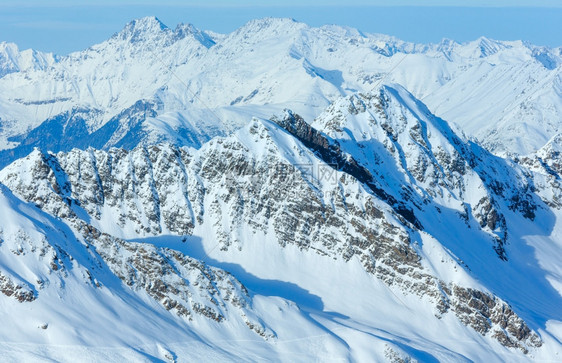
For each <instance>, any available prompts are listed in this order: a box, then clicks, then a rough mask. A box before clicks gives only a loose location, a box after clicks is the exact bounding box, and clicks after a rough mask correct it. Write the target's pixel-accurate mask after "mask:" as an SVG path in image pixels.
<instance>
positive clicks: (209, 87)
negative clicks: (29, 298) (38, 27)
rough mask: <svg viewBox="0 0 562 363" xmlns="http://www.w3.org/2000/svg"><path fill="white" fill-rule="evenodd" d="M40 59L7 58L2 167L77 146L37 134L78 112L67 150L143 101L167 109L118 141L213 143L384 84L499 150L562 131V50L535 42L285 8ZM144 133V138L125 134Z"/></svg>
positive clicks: (524, 148) (131, 28)
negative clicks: (394, 30) (304, 18)
mask: <svg viewBox="0 0 562 363" xmlns="http://www.w3.org/2000/svg"><path fill="white" fill-rule="evenodd" d="M4 48H6V47H4ZM33 57H34V59H36V58H37V59H38V60H41V59H44V61H38V62H36V63H37V64H38V66H34V67H23V68H22V67H12V66H6V67H7V68H6V67H5V69H11V71H10V72H12V71H14V72H13V73H11V74H8V75H5V76H4V77H2V78H0V94H2V95H4V96H3V97H0V122H1V132H0V148H1V149H3V150H5V151H3V152H2V155H0V158H1V160H0V162H1V164H0V165H6V164H8V163H9V162H11V161H13V160H15V158H17V157H20V156H23V155H25V154H26V153H27V152H29V146H28V145H29V144H33V146H41V147H44V146H45V144H47V146H48V148H49V149H50V150H55V151H68V150H69V149H67V148H62V147H61V145H59V144H57V143H56V142H47V141H43V142H39V140H36V141H35V142H33V141H32V140H33V138H32V137H30V135H31V134H32V133H33V132H35V133H37V132H39V130H42V132H44V131H45V130H47V131H49V132H52V133H54V132H55V130H58V129H63V130H65V129H66V128H67V125H68V124H69V122H71V121H70V120H71V119H73V118H74V117H75V114H78V115H79V117H80V118H82V119H83V123H84V127H82V128H81V129H80V130H74V131H78V132H75V133H73V134H72V135H73V137H72V138H70V137H64V138H63V140H64V145H67V147H71V146H76V147H80V146H81V145H83V144H84V143H87V140H89V139H91V138H92V134H93V133H95V132H97V131H99V130H100V129H101V128H103V127H104V126H105V125H106V124H108V123H109V124H110V123H111V122H112V121H113V120H114V119H115V118H116V117H118V115H122V114H123V113H125V112H127V110H130V109H131V108H134V107H135V105H137V104H138V103H145V104H152V105H154V106H153V107H152V109H153V111H154V112H153V113H149V114H145V115H144V116H143V117H142V118H140V119H135V120H134V121H133V120H127V119H125V120H123V123H122V124H121V125H122V126H123V128H122V130H121V131H122V132H118V131H117V130H115V129H112V128H111V127H109V128H105V132H106V134H105V136H106V139H105V140H106V143H105V144H104V145H103V146H104V147H105V148H106V149H107V148H109V147H112V146H122V145H123V146H124V145H126V146H127V147H129V146H130V147H134V146H136V145H138V144H139V143H140V144H152V143H154V142H155V141H159V142H162V141H167V142H176V141H177V140H178V139H179V140H181V141H183V142H188V143H192V144H190V145H192V146H194V147H199V146H200V145H201V144H202V143H203V142H205V141H208V140H209V139H210V138H212V137H214V136H224V135H225V133H224V130H221V127H218V128H217V125H218V124H222V125H228V128H229V130H228V131H231V130H232V129H237V128H240V127H242V126H243V125H244V124H245V123H246V120H247V119H248V115H250V117H251V116H258V117H262V118H269V117H270V116H271V115H272V114H274V113H279V112H280V111H281V110H282V109H284V108H290V109H292V110H294V111H295V112H297V113H299V114H301V115H303V116H304V117H305V118H306V119H312V118H314V117H316V116H318V114H319V113H320V112H321V111H322V110H323V109H324V108H325V107H327V106H328V105H329V104H330V103H331V102H333V101H334V100H335V99H337V98H338V97H340V96H342V95H350V94H353V93H355V92H369V91H371V90H372V89H373V88H375V87H376V86H377V85H378V84H380V83H381V82H383V81H384V82H385V83H386V82H397V83H399V84H402V85H403V86H405V87H406V88H407V89H408V90H410V92H412V94H413V95H415V96H416V97H417V98H419V99H422V100H423V101H424V102H425V103H427V104H428V105H429V107H430V108H431V109H432V110H433V111H434V112H436V114H438V115H440V116H441V117H443V118H445V119H447V120H449V121H451V122H455V123H458V124H459V125H461V126H462V128H463V130H465V132H467V134H469V135H472V136H476V137H478V138H480V139H481V140H482V141H483V142H484V145H486V146H488V147H490V148H491V150H492V151H495V152H498V153H499V152H508V151H509V152H516V153H521V154H526V153H529V152H532V151H535V150H537V149H538V148H540V147H542V146H543V145H544V144H545V143H546V142H547V141H548V139H550V137H552V136H553V135H554V134H556V133H559V132H560V131H562V130H560V127H559V122H558V120H559V118H560V115H561V114H562V101H561V99H562V97H561V92H560V89H561V86H560V85H561V78H560V64H562V57H561V50H560V48H555V49H549V48H544V47H536V46H533V45H530V44H524V43H521V42H499V41H493V40H490V39H486V38H480V39H478V40H476V41H473V42H469V43H466V44H458V43H456V42H454V41H450V40H444V41H443V42H441V43H439V44H429V45H424V44H412V43H407V42H403V41H400V40H398V39H395V38H392V37H388V36H384V35H369V34H363V33H361V32H359V31H357V30H354V29H349V28H343V27H337V26H325V27H320V28H312V27H309V26H307V25H305V24H302V23H298V22H295V21H293V20H290V19H271V18H268V19H261V20H255V21H251V22H249V23H248V24H246V25H245V26H243V27H241V28H240V29H238V30H237V31H235V32H233V33H231V34H228V35H218V34H214V33H211V32H203V31H200V30H198V29H196V28H194V27H193V26H191V25H183V24H180V25H178V26H177V27H176V28H175V29H174V30H172V29H169V28H167V27H166V26H165V25H164V24H162V23H161V22H160V21H159V20H158V19H156V18H153V17H152V18H143V19H139V20H135V21H133V22H131V23H129V24H128V25H127V26H126V27H125V28H124V29H123V30H122V31H121V32H119V33H117V34H115V35H114V36H113V37H111V38H110V39H108V40H107V41H105V42H103V43H100V44H97V45H94V46H92V47H90V48H88V49H86V50H84V51H82V52H77V53H74V54H71V55H69V56H67V57H60V59H59V60H58V61H57V62H51V61H49V60H47V57H46V56H45V57H39V55H37V56H33ZM0 59H1V58H0ZM44 65H49V66H48V67H46V66H44ZM15 70H19V72H15ZM110 130H112V131H113V133H110ZM138 131H142V132H141V134H142V137H140V136H139V137H138V138H137V139H135V140H134V142H131V140H129V141H128V142H126V141H123V140H122V139H123V138H124V137H125V135H126V134H127V133H128V132H134V133H135V134H137V133H138ZM189 135H196V137H195V138H194V139H193V140H192V138H190V137H189ZM529 135H530V136H531V137H529ZM24 139H26V140H28V144H22V140H24Z"/></svg>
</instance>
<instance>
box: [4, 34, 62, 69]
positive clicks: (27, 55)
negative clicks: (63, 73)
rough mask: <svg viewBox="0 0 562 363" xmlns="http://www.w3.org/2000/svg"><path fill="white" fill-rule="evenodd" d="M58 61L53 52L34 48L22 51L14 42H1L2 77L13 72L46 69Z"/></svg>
mask: <svg viewBox="0 0 562 363" xmlns="http://www.w3.org/2000/svg"><path fill="white" fill-rule="evenodd" d="M56 61H57V57H55V56H54V55H53V54H52V53H43V52H39V51H36V50H33V49H26V50H23V51H20V50H19V48H18V46H17V45H16V44H14V43H7V42H1V43H0V77H3V76H5V75H6V74H8V73H13V72H24V71H27V70H42V69H46V68H48V67H49V66H51V65H53V64H54V63H55V62H56Z"/></svg>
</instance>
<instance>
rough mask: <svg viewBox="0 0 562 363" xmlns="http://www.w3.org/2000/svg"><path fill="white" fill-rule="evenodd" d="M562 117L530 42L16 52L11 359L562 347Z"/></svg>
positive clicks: (442, 355) (529, 351) (9, 234)
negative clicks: (53, 53)
mask: <svg viewBox="0 0 562 363" xmlns="http://www.w3.org/2000/svg"><path fill="white" fill-rule="evenodd" d="M561 120H562V48H546V47H537V46H534V45H532V44H527V43H523V42H520V41H510V42H505V41H495V40H491V39H486V38H480V39H478V40H476V41H473V42H468V43H463V44H460V43H457V42H454V41H452V40H443V41H442V42H441V43H439V44H413V43H408V42H403V41H401V40H399V39H396V38H393V37H390V36H385V35H378V34H364V33H362V32H360V31H358V30H355V29H351V28H344V27H339V26H324V27H320V28H313V27H309V26H307V25H306V24H303V23H299V22H296V21H294V20H290V19H274V18H266V19H260V20H254V21H251V22H249V23H248V24H246V25H245V26H243V27H242V28H240V29H238V30H236V31H234V32H233V33H231V34H218V33H214V32H211V31H201V30H199V29H196V28H195V27H194V26H192V25H189V24H188V25H185V24H180V25H178V26H177V27H176V28H175V29H170V28H168V27H166V26H165V25H164V24H162V23H161V22H160V21H159V20H158V19H157V18H154V17H148V18H143V19H138V20H134V21H132V22H130V23H129V24H127V25H126V26H125V28H124V29H123V30H121V31H120V32H118V33H116V34H115V35H114V36H112V37H111V38H110V39H108V40H107V41H105V42H103V43H100V44H96V45H93V46H92V47H90V48H88V49H86V50H84V51H81V52H76V53H72V54H70V55H68V56H56V55H52V54H45V53H41V52H37V51H33V50H24V51H20V50H19V49H18V47H17V46H16V45H15V44H8V43H0V168H1V169H0V213H1V218H0V319H1V320H2V322H3V323H2V327H1V328H0V342H1V344H0V355H1V356H2V357H6V358H7V359H8V360H13V361H22V360H32V361H33V360H45V359H50V360H55V361H68V362H71V361H76V360H77V359H78V360H81V361H99V360H110V361H117V360H124V361H178V362H179V361H194V360H195V361H257V360H268V361H269V360H273V361H303V362H304V361H311V360H321V361H336V360H337V361H342V360H343V361H390V362H409V361H423V362H426V361H427V362H432V361H447V362H448V361H455V362H466V361H486V362H505V361H509V362H515V361H529V360H531V361H533V360H537V361H559V360H560V359H562V308H561V307H562V266H561V265H560V261H562V136H561V134H560V133H562V122H561Z"/></svg>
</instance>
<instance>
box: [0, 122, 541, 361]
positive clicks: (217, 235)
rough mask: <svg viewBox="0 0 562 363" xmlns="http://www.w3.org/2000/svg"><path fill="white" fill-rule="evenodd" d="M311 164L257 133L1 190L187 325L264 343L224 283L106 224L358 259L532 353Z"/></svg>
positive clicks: (109, 161) (269, 127)
mask: <svg viewBox="0 0 562 363" xmlns="http://www.w3.org/2000/svg"><path fill="white" fill-rule="evenodd" d="M317 136H318V138H317V139H316V140H322V139H321V138H320V136H321V135H317ZM318 144H321V143H320V142H319V143H318ZM281 145H282V148H281ZM311 148H312V147H311ZM328 149H329V147H328ZM258 150H259V151H258ZM283 150H292V151H291V152H290V153H286V152H284V151H283ZM332 151H333V150H332ZM332 151H329V152H332ZM315 152H318V150H311V149H310V148H308V147H307V146H306V145H304V143H301V142H300V141H299V139H298V138H294V137H293V136H291V135H289V134H287V133H286V132H285V131H284V130H283V129H280V128H278V127H277V126H275V125H274V124H272V123H267V122H265V123H262V122H257V121H256V122H253V123H252V124H250V125H249V126H248V128H247V133H244V134H239V135H237V136H232V137H229V138H219V139H215V140H212V141H211V142H209V143H208V144H206V145H205V146H204V147H203V148H202V149H201V150H199V151H195V152H193V151H192V152H189V151H187V150H186V149H181V148H177V147H174V146H171V145H167V144H161V145H156V146H151V147H139V148H136V149H135V150H133V151H130V152H127V151H124V150H121V149H111V150H110V151H108V152H103V151H96V150H88V151H79V150H73V151H72V152H70V153H59V154H57V155H53V154H47V155H45V154H41V153H40V152H38V151H36V152H34V153H33V154H31V155H30V156H29V157H28V158H27V159H22V160H20V161H18V162H16V163H14V164H13V165H12V166H10V167H8V168H6V169H4V170H2V171H1V172H0V180H1V181H2V182H3V183H5V184H6V185H8V186H9V187H10V188H11V189H12V190H14V191H15V192H16V193H17V194H18V195H20V196H21V197H22V198H24V199H27V200H29V201H32V202H34V203H36V204H37V205H38V206H40V207H41V208H43V209H44V210H46V211H48V212H49V213H52V214H54V215H56V216H58V217H60V218H63V219H65V220H68V221H71V223H73V224H74V225H75V226H76V228H77V229H79V230H80V231H81V233H82V235H83V237H84V239H85V241H87V243H88V244H89V245H91V246H93V247H94V248H95V250H96V251H97V253H98V254H99V255H100V257H101V258H102V260H103V261H104V263H105V264H107V266H108V267H109V268H110V269H111V271H112V272H113V273H114V274H115V275H117V276H118V277H119V278H120V279H121V280H122V281H123V282H124V283H125V284H127V285H128V286H130V287H131V288H133V289H136V290H142V291H146V293H147V294H149V296H152V297H153V298H154V299H155V300H157V301H159V302H160V303H161V304H162V305H163V306H164V307H165V308H166V309H168V310H170V311H173V312H175V313H176V314H178V315H180V316H182V317H185V318H186V319H187V320H189V319H190V318H191V317H193V316H195V315H202V316H205V317H207V318H210V319H212V320H216V321H218V322H220V321H224V319H225V317H226V315H227V314H226V313H225V311H229V310H232V311H238V313H237V315H238V316H239V317H242V319H244V321H246V325H247V326H248V327H249V328H250V329H253V330H254V331H256V332H257V333H258V334H260V335H262V336H264V337H266V338H267V337H273V336H274V334H273V333H272V332H271V331H269V330H268V328H267V327H265V326H264V325H263V324H262V323H260V322H259V320H258V319H256V318H250V317H251V316H252V314H251V310H250V309H249V306H250V305H249V304H250V300H249V297H248V295H247V292H246V291H245V288H244V287H243V286H242V285H241V284H240V283H238V282H237V281H236V280H235V279H234V278H233V277H232V276H230V275H229V274H227V273H226V272H224V271H218V270H216V269H213V268H210V267H207V266H205V265H203V264H201V263H200V262H199V261H196V260H193V259H191V258H189V257H186V256H183V255H181V254H178V253H177V252H175V251H172V250H168V249H161V248H155V247H153V246H150V245H148V244H138V243H131V242H125V241H124V240H122V239H119V238H116V237H115V236H112V235H110V234H107V233H105V232H104V231H99V230H98V229H97V228H96V227H95V226H94V225H95V224H96V223H97V222H96V221H101V220H105V221H107V218H108V216H112V217H116V218H113V223H114V224H115V225H116V226H117V227H119V228H122V229H123V230H127V229H128V230H129V231H131V232H130V233H132V234H133V235H141V236H151V235H160V234H163V233H172V234H177V235H189V234H191V233H193V231H195V230H196V229H197V228H198V226H206V227H205V228H207V230H209V231H212V233H213V234H214V235H212V236H207V238H209V237H211V238H214V239H215V240H216V243H217V247H219V248H220V249H222V250H228V249H231V248H236V249H243V248H244V242H245V239H246V238H247V237H246V236H247V235H246V234H247V233H254V234H255V233H261V234H271V235H273V236H274V239H275V240H276V241H277V242H278V243H279V244H280V245H281V246H287V245H295V246H297V247H299V248H300V249H301V250H302V251H303V253H317V254H320V255H322V256H326V257H327V258H332V259H334V260H336V261H338V260H340V261H343V262H345V261H350V260H351V259H352V258H357V259H359V261H361V263H362V265H363V266H364V268H365V270H366V271H368V272H369V273H371V274H373V276H374V277H376V278H377V279H379V280H381V281H383V282H384V283H385V284H387V285H388V286H393V287H397V288H399V289H400V290H401V291H403V293H405V294H414V295H417V296H419V298H420V299H424V300H427V301H429V302H431V304H433V305H434V306H435V308H436V315H437V316H443V314H447V313H448V312H451V313H452V314H455V315H456V316H457V317H458V318H459V320H460V321H461V322H463V323H464V324H466V325H468V326H470V327H472V328H474V329H475V330H476V331H478V332H480V333H481V334H482V335H489V336H492V337H494V338H495V339H498V340H499V341H500V342H502V344H504V345H506V346H510V347H519V348H520V349H521V350H522V351H527V350H528V349H529V348H531V347H537V346H540V344H541V341H540V338H539V337H538V336H537V335H536V333H534V332H532V331H531V329H530V328H528V326H527V325H526V324H525V323H524V322H523V321H522V320H521V319H520V318H519V317H517V315H515V313H514V312H513V311H512V310H511V308H509V306H508V305H507V304H506V303H505V302H503V301H502V300H501V299H499V298H498V297H495V296H493V295H491V294H489V293H485V292H482V291H478V290H474V289H467V288H464V287H461V286H457V285H454V284H451V283H446V282H444V281H441V280H440V279H439V278H436V277H435V276H434V275H432V273H431V271H429V270H428V269H427V268H425V267H423V265H422V263H421V257H420V255H419V254H418V253H417V252H416V250H415V248H414V247H413V243H412V239H411V233H412V231H413V230H412V228H416V227H415V225H413V224H410V223H407V222H405V221H404V217H403V216H402V215H401V214H400V213H399V212H398V211H396V209H395V206H392V205H389V204H388V200H386V199H381V198H379V196H378V195H377V194H376V193H374V192H373V191H372V189H370V188H369V186H368V185H366V183H363V182H362V180H359V179H358V178H356V177H355V176H354V175H353V174H352V173H351V172H347V171H348V170H353V169H352V167H345V166H341V167H340V168H337V167H335V168H334V167H332V166H330V165H327V163H325V162H324V161H323V158H322V157H321V156H318V153H316V154H315ZM333 155H337V154H333ZM335 157H336V158H337V159H338V158H339V159H338V160H344V157H343V156H341V155H340V156H335ZM355 163H357V164H358V162H357V161H356V162H355ZM350 165H354V164H353V162H351V163H350ZM465 167H466V166H465ZM322 168H327V169H325V170H327V171H329V173H328V174H327V175H328V176H326V175H325V174H321V173H320V172H319V170H323V169H322ZM346 168H351V169H346ZM321 175H322V176H321ZM326 178H327V179H326ZM481 209H482V210H483V211H486V212H487V217H486V218H488V219H486V225H488V223H490V224H492V221H490V219H491V218H492V216H493V213H492V212H491V211H492V209H487V208H486V206H485V205H483V206H482V208H481ZM84 215H87V216H88V218H90V219H91V220H90V222H86V220H87V219H84ZM482 218H484V216H483V217H482ZM242 226H244V229H243V231H244V232H243V233H242V232H241V230H242ZM492 227H493V226H492ZM227 307H228V308H227Z"/></svg>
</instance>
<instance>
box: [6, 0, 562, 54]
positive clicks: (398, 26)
mask: <svg viewBox="0 0 562 363" xmlns="http://www.w3.org/2000/svg"><path fill="white" fill-rule="evenodd" d="M342 3H343V2H342V1H336V0H323V1H314V0H285V1H284V2H282V3H280V2H277V1H267V0H261V1H258V0H242V1H236V2H235V1H233V0H207V1H206V2H204V3H202V2H198V1H191V0H182V1H179V0H162V1H155V0H120V1H116V0H111V1H110V0H82V1H80V2H77V1H75V0H51V1H33V0H31V1H22V0H19V1H11V0H0V41H10V42H15V43H17V44H18V45H19V46H20V48H22V49H25V48H35V49H39V50H43V51H52V52H55V53H57V54H66V53H68V52H71V51H76V50H80V49H84V48H87V47H88V46H89V45H92V44H95V43H98V42H101V41H103V40H105V39H107V38H108V37H110V36H111V35H112V34H113V33H115V32H117V31H119V30H120V29H121V28H122V27H123V26H124V25H125V24H126V23H127V22H128V21H130V20H132V19H134V18H139V17H143V16H147V15H155V16H157V17H158V18H159V19H160V20H162V21H163V22H164V23H165V24H166V25H168V26H169V27H175V26H176V24H178V23H180V22H184V23H192V24H194V25H195V26H196V27H198V28H201V29H209V30H214V31H218V32H223V33H226V32H231V31H233V30H234V29H236V28H238V27H240V26H241V25H243V24H244V23H246V22H247V21H248V20H250V19H253V18H260V17H265V16H276V17H277V16H281V17H291V18H294V19H296V20H299V21H302V22H305V23H307V24H310V25H313V26H319V25H323V24H340V25H347V26H352V27H355V28H358V29H360V30H362V31H364V32H368V33H385V34H390V35H394V36H397V37H399V38H401V39H404V40H408V41H414V42H439V41H440V40H441V39H442V38H450V39H455V40H457V41H461V42H462V41H468V40H473V39H476V38H478V37H480V36H487V37H490V38H494V39H500V40H514V39H522V40H526V41H530V42H532V43H534V44H538V45H547V46H562V30H561V29H562V26H560V24H562V0H535V1H531V0H509V1H507V0H495V1H489V0H488V1H482V0H471V1H470V2H469V1H466V0H465V1H456V0H448V1H445V0H426V1H423V0H395V1H392V2H390V1H383V0H370V1H369V0H348V1H346V2H345V5H341V4H342ZM467 3H470V5H471V6H470V7H466V4H467ZM202 4H204V5H202ZM319 4H322V5H319ZM389 4H391V5H392V6H389ZM491 4H493V6H491ZM414 5H415V6H414Z"/></svg>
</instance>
